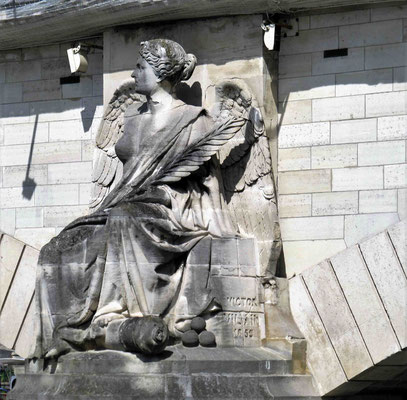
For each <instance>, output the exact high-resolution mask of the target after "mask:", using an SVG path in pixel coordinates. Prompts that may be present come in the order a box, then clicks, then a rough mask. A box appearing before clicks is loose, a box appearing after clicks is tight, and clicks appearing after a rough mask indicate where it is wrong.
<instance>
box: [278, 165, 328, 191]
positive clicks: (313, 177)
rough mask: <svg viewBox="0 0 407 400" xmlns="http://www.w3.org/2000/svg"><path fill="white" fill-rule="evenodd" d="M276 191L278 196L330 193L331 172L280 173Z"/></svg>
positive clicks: (321, 170)
mask: <svg viewBox="0 0 407 400" xmlns="http://www.w3.org/2000/svg"><path fill="white" fill-rule="evenodd" d="M278 190H279V193H280V194H294V193H313V192H330V191H331V171H330V170H329V169H319V170H310V171H288V172H280V173H279V175H278Z"/></svg>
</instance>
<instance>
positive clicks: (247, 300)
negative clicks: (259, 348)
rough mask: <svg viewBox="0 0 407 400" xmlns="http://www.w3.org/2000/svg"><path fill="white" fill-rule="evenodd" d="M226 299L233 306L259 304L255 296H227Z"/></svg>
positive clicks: (255, 305) (243, 306) (242, 306)
mask: <svg viewBox="0 0 407 400" xmlns="http://www.w3.org/2000/svg"><path fill="white" fill-rule="evenodd" d="M226 299H227V302H228V304H230V305H231V306H233V307H241V308H246V307H257V306H258V304H259V303H258V301H257V299H256V298H255V297H226Z"/></svg>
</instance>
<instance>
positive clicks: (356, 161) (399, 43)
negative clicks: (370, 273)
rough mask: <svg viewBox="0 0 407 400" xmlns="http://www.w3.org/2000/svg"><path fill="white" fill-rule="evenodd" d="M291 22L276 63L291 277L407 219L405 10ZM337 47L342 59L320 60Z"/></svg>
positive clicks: (281, 203)
mask: <svg viewBox="0 0 407 400" xmlns="http://www.w3.org/2000/svg"><path fill="white" fill-rule="evenodd" d="M294 25H295V24H294ZM298 25H299V34H298V36H295V32H290V31H287V32H285V33H286V34H287V37H283V38H282V40H281V49H280V58H279V95H278V100H279V133H278V188H279V210H280V217H281V229H282V237H283V240H284V255H285V261H286V266H287V274H288V275H289V276H290V275H292V274H293V273H298V272H301V271H302V270H303V269H304V268H305V267H307V266H311V265H313V264H316V263H318V262H320V261H321V260H323V259H324V258H326V257H328V256H331V255H333V254H335V253H337V252H339V251H341V250H343V249H345V248H346V247H349V246H352V245H354V244H355V243H357V242H359V241H360V240H362V239H363V238H365V237H366V236H369V235H372V234H376V233H378V232H380V231H382V230H383V229H385V228H386V227H387V226H389V225H391V224H392V223H395V222H397V221H398V220H399V219H402V218H404V217H405V216H406V213H407V205H406V193H407V191H406V188H407V180H406V171H407V164H406V139H407V91H406V90H407V7H405V6H404V7H387V8H372V9H363V10H353V11H344V12H337V13H334V14H322V15H310V16H301V17H300V18H299V24H298ZM283 36H284V31H283ZM345 48H346V49H347V52H348V53H347V56H340V57H329V58H324V51H325V50H335V49H345Z"/></svg>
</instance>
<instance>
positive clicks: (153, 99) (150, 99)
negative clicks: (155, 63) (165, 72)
mask: <svg viewBox="0 0 407 400" xmlns="http://www.w3.org/2000/svg"><path fill="white" fill-rule="evenodd" d="M174 100H175V98H174V95H173V94H172V92H171V91H170V90H166V89H164V88H161V87H158V88H157V90H156V91H154V93H151V94H150V95H149V96H147V107H148V111H149V112H151V113H152V114H155V113H157V112H160V111H165V110H168V109H170V108H171V106H172V103H173V101H174Z"/></svg>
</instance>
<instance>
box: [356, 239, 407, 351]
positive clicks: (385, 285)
mask: <svg viewBox="0 0 407 400" xmlns="http://www.w3.org/2000/svg"><path fill="white" fill-rule="evenodd" d="M360 249H361V251H362V254H363V257H364V259H365V261H366V264H367V266H368V268H369V271H370V273H371V275H372V277H373V279H374V282H375V285H376V287H377V291H378V293H379V295H380V297H381V299H382V301H383V304H384V307H385V309H386V312H387V314H388V316H389V318H390V322H391V324H392V326H393V329H394V331H395V332H396V335H397V338H398V340H399V342H400V344H401V346H402V348H405V347H406V346H407V326H406V323H405V317H404V316H405V315H406V312H407V309H406V308H407V299H406V296H407V280H406V276H405V274H404V272H403V270H402V267H401V265H400V263H399V261H398V259H397V257H396V256H395V254H394V251H393V249H392V247H391V245H390V241H389V238H388V236H387V235H386V233H381V234H379V235H377V236H375V237H373V238H371V239H369V240H367V241H365V242H363V243H361V244H360Z"/></svg>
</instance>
